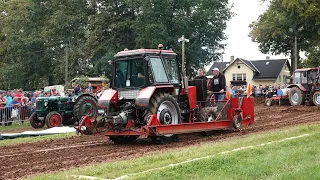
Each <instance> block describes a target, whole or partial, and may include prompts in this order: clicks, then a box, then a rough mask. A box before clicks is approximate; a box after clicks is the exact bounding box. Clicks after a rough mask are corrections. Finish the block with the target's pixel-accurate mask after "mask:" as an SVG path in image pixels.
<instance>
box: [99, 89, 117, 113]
mask: <svg viewBox="0 0 320 180" xmlns="http://www.w3.org/2000/svg"><path fill="white" fill-rule="evenodd" d="M111 103H112V104H114V105H115V106H116V105H117V103H118V91H116V90H113V89H108V90H105V91H104V92H103V93H102V95H101V97H100V98H99V100H98V106H99V107H100V108H102V109H108V108H109V106H110V105H111Z"/></svg>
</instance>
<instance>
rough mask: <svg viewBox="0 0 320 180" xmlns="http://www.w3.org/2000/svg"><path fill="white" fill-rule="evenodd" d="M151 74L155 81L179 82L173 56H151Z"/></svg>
mask: <svg viewBox="0 0 320 180" xmlns="http://www.w3.org/2000/svg"><path fill="white" fill-rule="evenodd" d="M150 63H151V67H152V70H153V75H154V78H155V81H156V82H157V83H179V75H178V68H177V64H176V61H175V59H174V58H164V59H163V60H162V59H161V58H160V57H151V58H150Z"/></svg>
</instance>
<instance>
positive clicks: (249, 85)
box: [247, 82, 252, 98]
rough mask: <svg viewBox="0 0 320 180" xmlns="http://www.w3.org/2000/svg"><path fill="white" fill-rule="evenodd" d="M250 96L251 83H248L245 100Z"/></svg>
mask: <svg viewBox="0 0 320 180" xmlns="http://www.w3.org/2000/svg"><path fill="white" fill-rule="evenodd" d="M251 94H252V86H251V83H250V82H249V84H248V86H247V98H249V97H250V96H251Z"/></svg>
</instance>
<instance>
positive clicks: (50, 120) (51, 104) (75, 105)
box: [29, 94, 98, 129]
mask: <svg viewBox="0 0 320 180" xmlns="http://www.w3.org/2000/svg"><path fill="white" fill-rule="evenodd" d="M96 103H97V99H96V98H95V97H93V96H91V95H90V94H82V95H79V96H74V97H60V96H51V97H38V98H37V99H36V111H35V112H34V113H32V114H31V116H30V118H29V119H30V124H31V126H32V127H33V128H35V129H38V128H42V127H43V126H44V125H45V124H46V125H47V127H48V128H51V127H57V126H61V125H72V124H74V123H75V122H78V121H79V120H80V119H81V118H82V116H84V115H89V116H90V118H96V117H97V114H98V110H97V108H96Z"/></svg>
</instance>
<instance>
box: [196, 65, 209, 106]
mask: <svg viewBox="0 0 320 180" xmlns="http://www.w3.org/2000/svg"><path fill="white" fill-rule="evenodd" d="M194 79H195V80H200V81H201V84H202V89H201V92H202V93H201V96H200V95H199V96H197V98H199V99H198V101H202V102H201V103H200V104H201V106H202V107H204V106H205V101H206V98H207V77H206V76H204V72H203V70H202V69H198V74H197V76H196V77H195V78H194ZM197 91H198V92H200V90H197Z"/></svg>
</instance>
